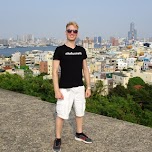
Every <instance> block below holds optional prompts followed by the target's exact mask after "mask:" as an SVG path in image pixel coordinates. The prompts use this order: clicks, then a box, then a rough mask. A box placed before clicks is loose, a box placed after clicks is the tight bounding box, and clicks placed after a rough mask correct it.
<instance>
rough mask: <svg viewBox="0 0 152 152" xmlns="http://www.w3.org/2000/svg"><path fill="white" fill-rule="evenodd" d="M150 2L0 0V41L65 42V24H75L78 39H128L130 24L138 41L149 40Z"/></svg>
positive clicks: (150, 29)
mask: <svg viewBox="0 0 152 152" xmlns="http://www.w3.org/2000/svg"><path fill="white" fill-rule="evenodd" d="M151 4H152V1H150V0H145V1H144V3H140V2H139V1H138V0H134V1H131V0H127V1H125V2H124V1H121V0H116V1H112V0H107V1H101V0H96V2H93V1H80V0H77V1H76V2H71V1H69V0H66V1H65V0H64V1H59V0H57V1H52V0H44V1H37V2H33V1H29V0H26V1H24V2H23V1H22V2H21V1H19V0H14V1H8V0H6V1H3V2H1V10H0V18H1V26H0V38H9V37H16V36H17V35H26V34H33V35H34V36H35V37H49V38H50V37H55V38H57V39H65V33H64V31H65V25H66V23H67V22H69V21H76V22H77V23H78V24H79V26H80V30H79V31H80V32H79V37H80V38H85V37H87V36H88V37H94V36H101V37H102V38H105V39H109V38H110V37H111V36H113V37H128V31H129V29H130V24H131V23H132V22H133V23H134V25H135V29H136V30H137V31H138V38H148V37H152V28H151V27H152V21H151V20H150V17H151V16H150V15H151V14H152V10H151V7H150V6H151Z"/></svg>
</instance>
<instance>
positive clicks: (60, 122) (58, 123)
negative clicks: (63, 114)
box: [55, 116, 64, 139]
mask: <svg viewBox="0 0 152 152" xmlns="http://www.w3.org/2000/svg"><path fill="white" fill-rule="evenodd" d="M63 121H64V119H62V118H60V117H58V116H57V117H56V132H55V133H56V138H58V139H59V138H61V132H62V127H63Z"/></svg>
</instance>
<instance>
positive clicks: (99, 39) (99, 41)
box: [98, 36, 102, 44]
mask: <svg viewBox="0 0 152 152" xmlns="http://www.w3.org/2000/svg"><path fill="white" fill-rule="evenodd" d="M101 41H102V38H101V36H99V37H98V43H99V44H101Z"/></svg>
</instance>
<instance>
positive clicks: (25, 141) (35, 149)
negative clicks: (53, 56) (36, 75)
mask: <svg viewBox="0 0 152 152" xmlns="http://www.w3.org/2000/svg"><path fill="white" fill-rule="evenodd" d="M0 97H1V98H0V121H1V123H0V133H1V134H0V151H2V152H51V151H52V144H53V140H54V131H55V128H54V126H55V115H54V113H55V105H54V104H51V103H48V102H45V101H42V100H40V99H39V98H36V97H32V96H28V95H25V94H20V93H15V92H12V91H7V90H3V89H0ZM84 121H85V123H84V132H85V133H87V135H89V136H90V137H91V138H92V139H93V141H94V142H93V143H92V144H89V145H88V144H84V143H82V142H78V141H75V140H74V132H75V122H74V113H73V111H72V112H71V115H70V118H69V120H67V121H65V124H64V128H63V136H62V152H78V151H80V152H151V151H152V128H149V127H145V126H142V125H137V124H133V123H129V122H125V121H121V120H117V119H114V118H111V117H105V116H102V115H97V114H92V113H88V112H87V113H86V116H85V119H84Z"/></svg>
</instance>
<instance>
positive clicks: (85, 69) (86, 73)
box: [83, 59, 91, 98]
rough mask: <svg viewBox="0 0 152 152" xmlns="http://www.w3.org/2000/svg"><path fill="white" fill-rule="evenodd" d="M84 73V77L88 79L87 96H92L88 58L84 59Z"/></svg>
mask: <svg viewBox="0 0 152 152" xmlns="http://www.w3.org/2000/svg"><path fill="white" fill-rule="evenodd" d="M83 73H84V78H85V81H86V85H87V87H86V97H87V98H88V97H90V96H91V85H90V74H89V69H88V66H87V61H86V59H84V60H83Z"/></svg>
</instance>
